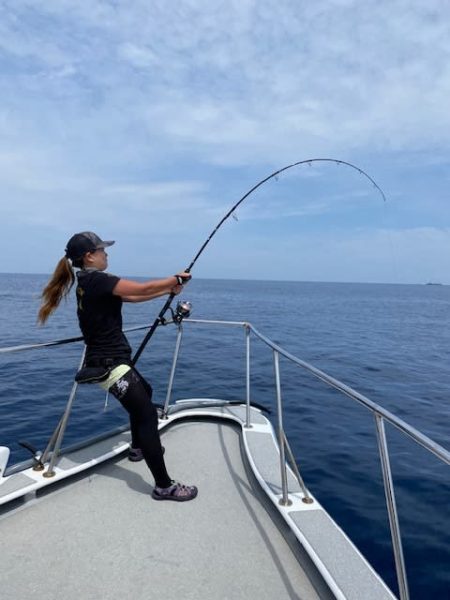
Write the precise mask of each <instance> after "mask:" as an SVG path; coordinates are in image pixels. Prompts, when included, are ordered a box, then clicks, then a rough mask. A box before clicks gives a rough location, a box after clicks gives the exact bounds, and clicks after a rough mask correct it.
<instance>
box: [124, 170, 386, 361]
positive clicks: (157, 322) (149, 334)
mask: <svg viewBox="0 0 450 600" xmlns="http://www.w3.org/2000/svg"><path fill="white" fill-rule="evenodd" d="M316 162H330V163H334V164H336V165H345V166H347V167H350V168H351V169H354V170H355V171H358V173H359V174H360V175H362V176H363V177H365V178H366V179H368V180H369V181H370V182H371V183H372V185H373V186H374V187H375V188H376V189H377V190H378V192H379V193H380V194H381V197H382V198H383V202H386V196H385V195H384V192H383V190H382V189H381V188H380V186H379V185H378V184H377V183H376V181H374V180H373V179H372V177H371V176H370V175H368V174H367V173H366V172H365V171H363V170H362V169H360V168H359V167H357V166H356V165H354V164H352V163H350V162H347V161H345V160H339V159H337V158H309V159H307V160H300V161H298V162H295V163H292V164H291V165H287V166H286V167H283V168H282V169H278V170H277V171H274V172H273V173H271V174H270V175H269V176H268V177H265V178H264V179H261V181H259V182H258V183H257V184H256V185H254V186H253V187H252V188H251V189H250V190H249V191H248V192H247V193H246V194H244V195H243V196H242V198H240V199H239V200H238V201H237V202H236V204H234V205H233V206H232V207H231V208H230V210H229V211H228V212H227V213H226V214H225V215H224V216H223V217H222V219H221V220H220V221H219V223H218V224H217V225H216V227H215V228H214V229H213V230H212V232H211V233H210V234H209V236H208V237H207V239H206V240H205V242H204V243H203V245H202V246H201V247H200V250H199V251H198V252H197V254H196V255H195V256H194V258H193V259H192V261H191V263H190V265H189V266H188V268H187V269H185V272H186V273H190V272H191V270H192V267H193V266H194V265H195V263H196V262H197V260H198V259H199V258H200V256H201V255H202V254H203V252H204V250H205V248H206V246H207V245H208V244H209V242H210V241H211V239H212V238H213V237H214V236H215V234H216V233H217V231H218V230H219V229H220V227H221V226H222V225H223V223H225V221H226V220H227V219H228V218H229V217H230V216H231V215H232V214H233V213H234V212H235V210H236V209H237V208H238V206H240V205H241V204H242V202H244V200H245V199H246V198H248V197H249V196H250V194H252V193H253V192H254V191H255V190H257V189H258V188H259V187H260V186H262V185H263V184H264V183H266V181H269V180H270V179H272V178H276V177H277V176H278V175H280V173H283V172H284V171H287V170H288V169H292V168H293V167H298V166H300V165H305V164H309V165H311V164H312V163H316ZM174 298H175V294H173V293H172V294H170V295H169V297H168V298H167V301H166V303H165V304H164V306H163V307H162V309H161V311H160V313H159V315H158V316H157V317H156V319H155V321H154V322H153V324H152V326H151V327H150V329H149V330H148V332H147V334H146V335H145V337H144V339H143V340H142V342H141V344H140V346H139V348H138V349H137V350H136V353H135V355H134V356H133V358H132V364H133V365H135V364H136V362H137V361H138V359H139V357H140V356H141V354H142V352H143V351H144V348H145V346H146V345H147V344H148V342H149V341H150V338H151V337H152V335H153V334H154V332H155V331H156V328H157V327H158V326H159V325H162V324H164V323H165V319H164V315H165V314H166V312H167V311H168V310H169V309H170V305H171V304H172V301H173V299H174ZM185 304H186V305H187V304H188V303H185ZM188 312H189V306H183V305H181V307H180V314H179V315H178V316H177V317H176V319H175V320H178V322H180V321H181V320H182V318H183V317H184V316H188Z"/></svg>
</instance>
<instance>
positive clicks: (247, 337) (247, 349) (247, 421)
mask: <svg viewBox="0 0 450 600" xmlns="http://www.w3.org/2000/svg"><path fill="white" fill-rule="evenodd" d="M245 342H246V343H245V357H246V370H245V390H246V418H245V427H246V428H247V429H250V428H251V426H252V424H251V422H250V420H251V417H250V327H249V326H248V325H247V324H246V325H245Z"/></svg>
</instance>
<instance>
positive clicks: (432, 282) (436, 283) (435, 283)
mask: <svg viewBox="0 0 450 600" xmlns="http://www.w3.org/2000/svg"><path fill="white" fill-rule="evenodd" d="M425 285H442V283H439V282H438V281H429V282H428V283H426V284H425Z"/></svg>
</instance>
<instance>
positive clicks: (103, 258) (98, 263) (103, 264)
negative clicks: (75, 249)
mask: <svg viewBox="0 0 450 600" xmlns="http://www.w3.org/2000/svg"><path fill="white" fill-rule="evenodd" d="M83 262H84V266H85V267H87V268H89V269H98V270H99V271H104V270H105V269H106V268H107V266H108V254H107V253H106V252H105V249H104V248H99V249H98V250H95V251H94V252H88V253H87V254H85V255H84V258H83Z"/></svg>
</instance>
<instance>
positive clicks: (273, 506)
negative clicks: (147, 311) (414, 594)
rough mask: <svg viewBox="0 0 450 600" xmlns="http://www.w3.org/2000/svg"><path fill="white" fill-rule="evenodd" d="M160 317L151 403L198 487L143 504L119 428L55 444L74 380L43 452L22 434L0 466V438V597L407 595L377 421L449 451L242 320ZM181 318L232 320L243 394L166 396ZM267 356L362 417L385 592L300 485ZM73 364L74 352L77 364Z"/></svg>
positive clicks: (346, 598)
mask: <svg viewBox="0 0 450 600" xmlns="http://www.w3.org/2000/svg"><path fill="white" fill-rule="evenodd" d="M174 326H176V327H177V335H176V342H175V349H174V354H173V360H172V365H171V370H170V377H169V381H168V386H167V393H166V398H165V402H164V405H163V406H161V407H159V409H158V410H159V427H160V431H161V436H162V441H163V444H164V446H165V448H166V453H167V455H168V456H169V457H170V464H171V471H175V472H177V473H180V474H183V477H184V478H185V479H186V480H192V481H195V482H196V483H198V484H199V495H198V497H197V498H196V499H195V500H194V501H192V502H188V503H185V504H183V505H179V504H177V503H170V502H154V501H152V500H151V499H150V497H149V493H150V491H151V484H150V482H149V481H148V471H147V468H146V466H145V465H144V464H143V463H133V462H130V461H129V460H128V459H127V450H128V448H129V444H130V432H129V431H128V429H127V427H126V426H123V427H120V428H116V429H115V430H114V431H111V432H109V433H107V434H102V435H98V436H96V437H94V438H92V439H89V440H86V441H83V442H81V443H78V444H76V445H71V446H67V447H66V446H64V443H63V442H64V433H65V430H66V426H67V422H68V419H69V416H70V412H71V409H72V406H73V403H74V401H75V399H76V394H77V390H78V385H77V383H76V382H74V383H73V386H72V389H71V392H70V395H69V398H68V401H67V405H66V408H65V410H64V413H63V414H62V415H61V418H60V420H59V422H58V424H57V426H56V428H55V430H54V432H53V434H52V436H51V438H50V439H49V441H48V444H47V446H46V448H45V449H42V450H37V449H35V448H32V447H31V446H30V445H28V447H29V449H30V451H31V452H32V454H33V456H32V458H31V459H30V460H29V461H25V462H22V463H20V464H17V465H11V466H9V467H8V457H9V453H10V450H9V448H7V447H4V446H3V447H0V556H1V570H0V589H1V590H2V597H4V598H10V599H14V600H28V599H29V598H37V599H40V598H42V599H43V598H45V599H46V600H51V599H55V600H56V599H60V598H64V599H65V600H66V599H67V600H71V599H75V598H77V599H80V598H81V599H83V600H85V599H91V598H92V599H94V598H95V599H97V598H105V599H116V598H117V599H119V598H123V597H125V596H126V597H131V598H134V599H136V600H140V599H144V598H146V599H147V598H149V597H155V596H158V597H165V598H169V599H177V598H200V599H202V598H205V599H206V598H208V599H228V598H230V599H232V598H250V597H257V598H260V599H265V598H267V599H273V598H280V599H281V598H292V599H300V598H301V599H302V600H315V599H327V600H328V599H338V600H385V599H386V600H388V599H389V600H392V599H394V598H396V597H397V593H398V597H399V598H400V599H401V600H407V599H408V598H409V588H408V581H407V576H406V566H405V559H404V556H403V550H402V541H401V534H400V527H399V518H398V514H397V506H396V501H395V489H394V483H393V479H392V475H391V467H390V459H389V449H388V442H387V439H386V434H385V424H386V423H389V424H391V425H392V426H393V427H395V428H396V429H397V431H399V432H401V433H402V434H404V435H405V436H407V437H408V438H409V439H411V440H413V441H414V442H415V443H416V444H419V445H420V446H421V447H422V448H424V449H426V450H427V451H428V452H430V453H432V454H433V455H435V456H436V457H437V458H439V459H440V460H441V461H443V462H444V463H446V464H450V453H449V452H448V451H447V450H446V449H445V448H443V447H442V446H440V445H439V444H437V443H436V442H434V441H433V440H431V439H430V438H428V437H427V436H425V435H424V434H422V433H421V432H419V431H418V430H417V429H415V428H413V427H411V426H410V425H409V424H407V423H406V422H404V421H403V420H401V419H400V418H398V417H397V416H395V415H394V414H392V413H391V412H389V411H387V410H386V409H384V408H383V407H381V406H380V405H378V404H376V403H375V402H373V401H372V400H370V399H369V398H367V397H366V396H364V395H362V394H360V393H359V392H357V391H356V390H354V389H353V388H350V387H349V386H347V385H345V384H344V383H342V382H341V381H339V380H337V379H335V378H333V377H331V376H330V375H328V374H327V373H325V372H323V371H321V370H320V369H318V368H316V367H315V366H313V365H311V364H309V363H307V362H305V361H303V360H302V359H300V358H298V357H296V356H294V355H293V354H291V353H290V352H288V351H286V350H285V349H284V348H283V347H282V346H280V345H279V344H278V343H274V342H273V341H272V340H270V339H269V338H268V337H266V336H265V335H264V334H262V333H260V332H259V331H258V330H257V329H256V328H255V327H254V326H253V325H252V324H251V323H248V322H240V321H213V320H199V319H191V318H189V319H184V320H183V321H179V322H177V323H174ZM186 327H192V328H195V327H212V328H217V327H228V328H238V329H241V330H243V331H244V333H245V336H244V339H245V397H242V398H236V399H234V400H224V399H221V398H209V397H205V398H203V397H202V398H197V397H186V398H180V399H177V400H176V401H173V399H172V392H173V384H174V379H175V376H176V370H177V364H178V357H179V354H180V348H181V342H182V339H183V332H184V329H185V328H186ZM146 328H148V325H144V326H139V327H133V328H129V329H127V330H126V331H127V332H129V331H138V330H141V329H146ZM215 337H216V338H218V337H220V336H215ZM213 339H214V338H213ZM81 342H82V338H79V337H73V338H68V339H63V340H55V341H52V342H46V343H42V344H28V345H20V346H10V347H6V348H1V349H0V353H2V354H13V353H27V352H36V351H40V350H42V349H43V348H54V349H55V351H56V350H58V349H61V346H64V345H67V344H81ZM255 342H257V343H262V344H264V345H265V346H266V347H267V348H269V350H270V351H271V353H272V357H273V367H274V370H273V373H274V375H273V377H274V380H273V381H268V382H267V385H274V388H275V390H276V408H277V410H276V415H273V417H272V418H269V416H268V415H267V414H266V411H265V409H264V407H262V406H260V405H258V403H257V402H255V401H254V400H253V393H252V387H251V372H252V370H251V369H252V366H251V359H252V347H253V346H252V344H253V343H255ZM280 357H282V358H283V360H287V361H289V362H291V363H293V364H294V365H296V366H297V367H298V368H299V369H301V370H302V371H303V372H306V373H308V374H309V376H311V377H314V378H315V379H317V380H319V381H321V382H322V383H323V384H324V385H326V386H331V387H332V388H334V389H335V390H337V391H338V392H340V393H342V394H344V395H346V396H347V397H348V398H350V399H351V400H353V401H354V402H356V403H358V404H359V405H362V406H363V407H364V408H365V409H367V411H368V414H369V415H370V416H373V417H374V420H375V428H376V434H377V440H378V448H379V455H380V463H381V468H382V473H383V483H384V491H385V496H386V505H387V512H388V515H389V523H390V529H391V536H392V545H393V549H394V558H395V566H396V573H397V579H398V592H397V590H391V589H389V587H388V586H387V585H386V583H385V582H384V581H383V580H382V578H381V577H380V575H379V574H378V573H377V572H376V571H375V569H374V568H373V567H372V566H371V565H370V563H369V562H368V560H367V559H366V558H365V557H364V556H363V555H362V553H361V552H360V551H359V550H358V549H357V548H356V546H355V545H354V544H353V542H352V541H351V540H350V539H349V537H348V536H347V535H346V533H345V532H344V531H343V530H342V529H341V528H340V527H339V526H338V525H337V523H336V522H335V521H334V520H333V519H332V518H331V516H330V515H329V514H328V513H327V511H326V510H325V509H324V508H323V506H322V505H321V504H320V498H317V497H315V496H314V495H313V494H312V493H311V492H310V491H309V489H308V487H307V486H306V485H305V482H304V480H303V477H302V475H301V467H300V465H299V464H298V462H297V461H296V459H295V457H294V455H293V452H292V450H291V447H290V445H289V441H288V439H287V436H286V433H285V428H284V425H283V386H282V377H281V374H280V368H279V363H280ZM83 361H84V350H83V351H82V352H81V357H80V365H81V364H82V363H83ZM0 442H1V440H0ZM25 445H27V444H25Z"/></svg>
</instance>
